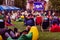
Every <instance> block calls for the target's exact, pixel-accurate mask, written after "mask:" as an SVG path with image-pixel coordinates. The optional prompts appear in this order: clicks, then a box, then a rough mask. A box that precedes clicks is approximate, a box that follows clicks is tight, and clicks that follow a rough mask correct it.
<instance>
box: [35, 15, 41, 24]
mask: <svg viewBox="0 0 60 40" xmlns="http://www.w3.org/2000/svg"><path fill="white" fill-rule="evenodd" d="M41 23H42V17H40V16H37V17H36V24H37V25H39V24H41Z"/></svg>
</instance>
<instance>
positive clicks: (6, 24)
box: [5, 22, 14, 26]
mask: <svg viewBox="0 0 60 40" xmlns="http://www.w3.org/2000/svg"><path fill="white" fill-rule="evenodd" d="M5 26H14V25H13V24H9V23H7V22H5Z"/></svg>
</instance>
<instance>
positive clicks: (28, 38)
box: [18, 32, 33, 40]
mask: <svg viewBox="0 0 60 40" xmlns="http://www.w3.org/2000/svg"><path fill="white" fill-rule="evenodd" d="M32 35H33V33H32V32H31V33H29V34H26V35H21V36H20V37H19V38H18V40H32Z"/></svg>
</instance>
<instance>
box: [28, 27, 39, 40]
mask: <svg viewBox="0 0 60 40" xmlns="http://www.w3.org/2000/svg"><path fill="white" fill-rule="evenodd" d="M30 32H32V33H33V36H32V40H38V38H39V32H38V29H37V27H36V26H32V27H31V29H30V31H29V33H30Z"/></svg>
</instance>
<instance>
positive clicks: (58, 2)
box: [49, 0, 60, 10]
mask: <svg viewBox="0 0 60 40" xmlns="http://www.w3.org/2000/svg"><path fill="white" fill-rule="evenodd" d="M49 1H50V2H51V6H52V8H51V9H53V10H60V0H49Z"/></svg>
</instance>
